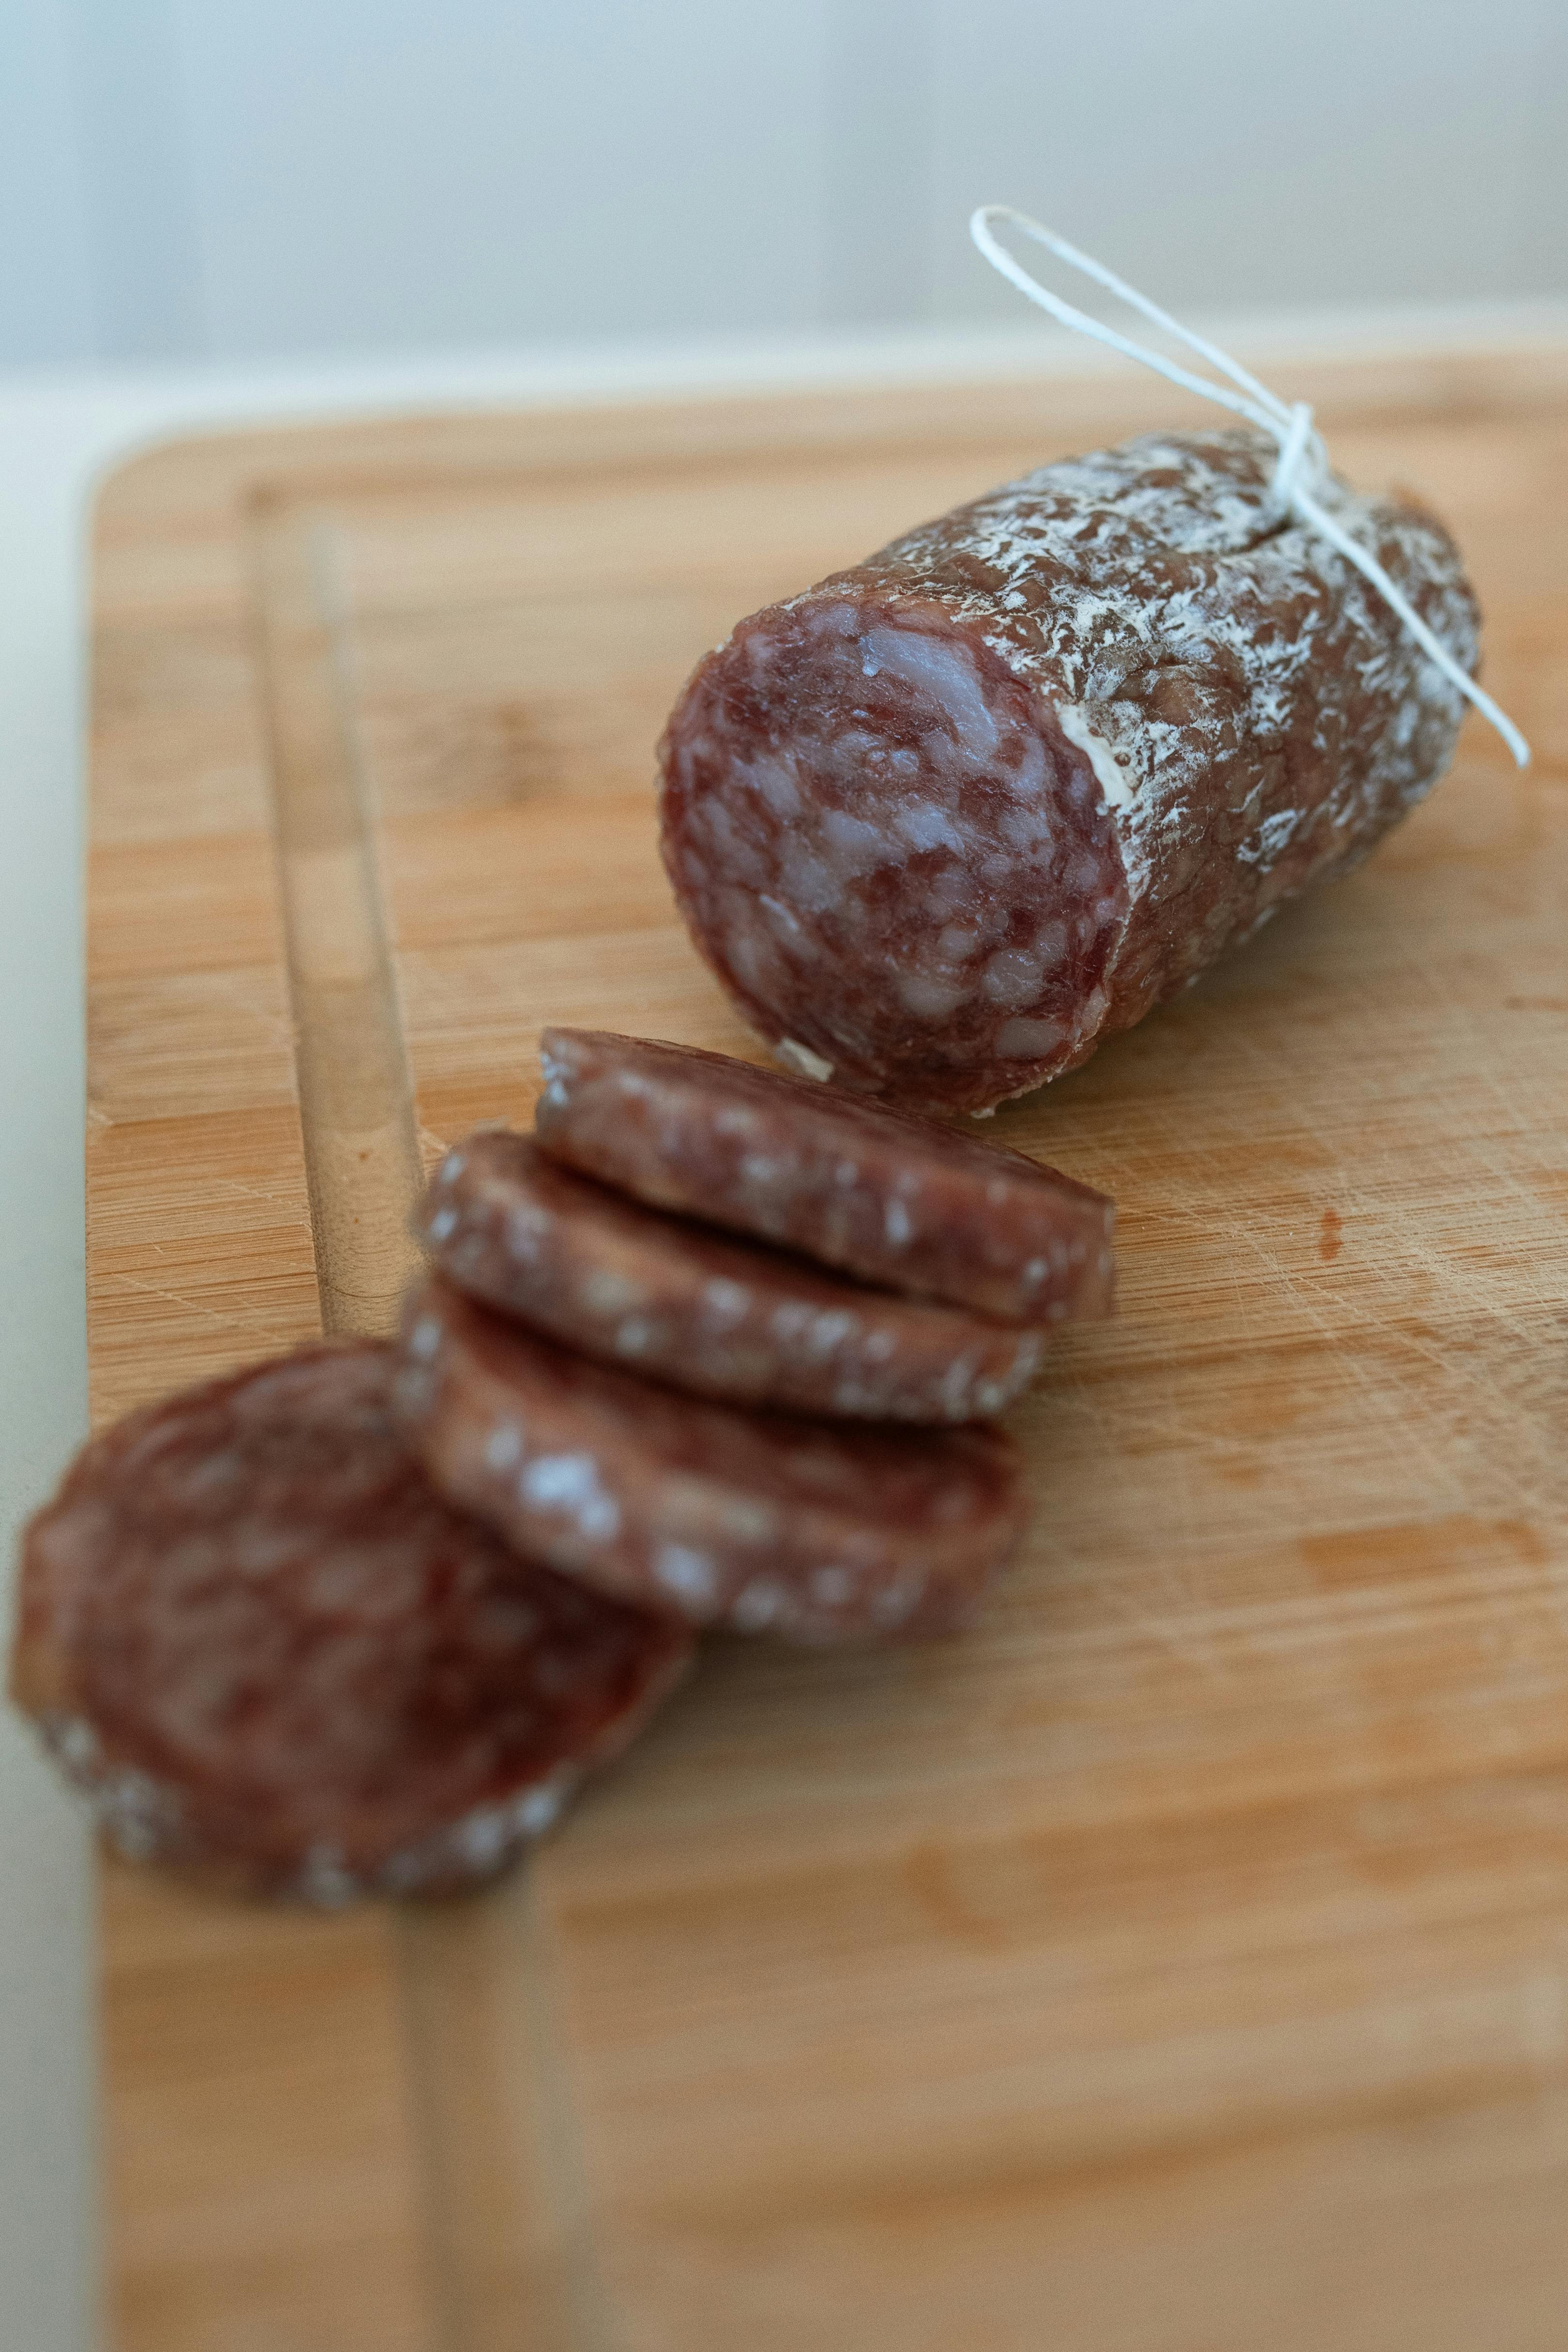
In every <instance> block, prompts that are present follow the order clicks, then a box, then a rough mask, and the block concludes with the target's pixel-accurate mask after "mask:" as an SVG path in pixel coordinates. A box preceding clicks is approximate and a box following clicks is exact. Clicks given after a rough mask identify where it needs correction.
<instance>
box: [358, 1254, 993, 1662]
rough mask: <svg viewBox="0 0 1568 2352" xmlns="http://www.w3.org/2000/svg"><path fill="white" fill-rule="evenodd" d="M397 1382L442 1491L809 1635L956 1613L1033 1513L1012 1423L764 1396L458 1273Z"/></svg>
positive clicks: (937, 1621) (886, 1628)
mask: <svg viewBox="0 0 1568 2352" xmlns="http://www.w3.org/2000/svg"><path fill="white" fill-rule="evenodd" d="M403 1345H404V1370H403V1372H402V1374H401V1376H400V1378H399V1380H398V1383H397V1389H396V1398H397V1403H398V1408H399V1410H400V1412H402V1414H403V1416H404V1421H405V1427H406V1429H407V1432H408V1435H409V1438H410V1442H411V1443H412V1444H414V1445H415V1446H416V1448H417V1450H418V1452H419V1453H420V1454H421V1456H422V1457H423V1459H424V1462H425V1464H426V1468H427V1469H428V1471H429V1473H430V1475H431V1476H432V1478H434V1479H435V1481H436V1483H437V1486H439V1487H440V1488H441V1489H442V1491H443V1493H445V1494H446V1495H447V1496H450V1497H451V1499H452V1501H453V1502H454V1503H456V1504H458V1505H459V1506H460V1507H462V1508H463V1509H465V1510H471V1511H475V1512H477V1513H479V1516H480V1517H484V1518H487V1519H489V1521H490V1522H491V1523H492V1524H493V1525H494V1526H495V1527H497V1528H500V1532H501V1533H502V1534H503V1535H504V1536H505V1537H506V1538H508V1539H509V1541H510V1542H512V1543H514V1544H516V1545H517V1547H518V1548H519V1549H520V1550H522V1551H526V1552H528V1553H530V1554H531V1555H532V1556H533V1557H534V1558H536V1559H545V1560H548V1561H549V1563H550V1565H551V1566H552V1568H555V1569H558V1570H561V1571H562V1572H563V1574H567V1575H571V1576H575V1577H580V1578H582V1579H583V1580H584V1582H586V1583H590V1584H592V1585H594V1586H595V1587H596V1588H597V1589H598V1590H600V1591H605V1592H611V1593H615V1594H616V1595H617V1596H618V1597H620V1598H622V1599H625V1600H627V1601H638V1602H641V1603H643V1604H645V1605H658V1606H659V1607H661V1608H665V1609H669V1610H673V1611H676V1612H679V1614H680V1615H681V1616H682V1617H685V1618H686V1619H688V1620H689V1622H691V1623H692V1624H696V1625H728V1626H731V1627H732V1628H733V1629H735V1630H736V1631H738V1632H742V1633H762V1632H764V1631H765V1632H772V1633H782V1634H784V1635H785V1636H786V1637H787V1638H789V1639H792V1640H795V1641H803V1642H834V1641H848V1640H855V1639H864V1638H867V1637H868V1636H877V1635H882V1636H889V1635H894V1634H906V1635H907V1634H913V1633H942V1632H946V1631H948V1630H950V1629H952V1628H953V1627H955V1626H957V1625H960V1624H962V1623H963V1622H964V1621H965V1620H966V1619H967V1618H968V1617H969V1616H970V1615H972V1614H973V1610H974V1608H975V1605H976V1603H977V1602H978V1601H979V1598H980V1595H981V1593H982V1592H983V1591H984V1587H985V1585H986V1584H987V1582H988V1581H989V1580H990V1578H991V1576H992V1574H993V1573H994V1570H997V1569H998V1568H999V1567H1000V1566H1001V1565H1002V1563H1003V1562H1004V1560H1005V1559H1006V1558H1007V1557H1008V1555H1009V1554H1010V1553H1011V1551H1012V1549H1013V1548H1014V1546H1015V1544H1016V1541H1017V1538H1018V1536H1019V1534H1020V1532H1021V1529H1022V1525H1023V1514H1024V1495H1023V1487H1022V1484H1021V1480H1020V1475H1019V1467H1018V1457H1017V1452H1016V1448H1015V1447H1014V1446H1013V1445H1012V1444H1011V1443H1010V1441H1009V1440H1007V1439H1006V1438H1005V1437H1003V1436H1002V1435H1001V1434H1000V1433H998V1432H996V1431H994V1430H980V1429H944V1430H935V1431H920V1432H918V1433H917V1432H915V1431H898V1430H883V1429H865V1428H850V1427H848V1426H847V1425H846V1424H844V1423H829V1422H821V1421H804V1420H796V1419H795V1418H793V1417H790V1416H787V1415H785V1414H783V1413H757V1412H743V1411H740V1410H737V1409H736V1408H734V1407H732V1406H728V1405H718V1404H707V1403H703V1402H700V1401H699V1400H698V1399H696V1398H694V1397H683V1396H678V1395H677V1394H675V1392H674V1391H671V1390H668V1389H660V1388H655V1387H654V1386H653V1385H652V1384H651V1383H650V1382H648V1381H641V1380H637V1378H635V1377H634V1376H632V1375H630V1374H628V1373H626V1372H620V1371H616V1370H612V1369H611V1368H610V1367H609V1366H608V1365H605V1364H596V1363H593V1362H591V1361H590V1360H588V1359H587V1358H585V1357H582V1356H576V1355H573V1354H570V1353H569V1352H568V1351H567V1350H566V1349H563V1348H558V1347H556V1346H555V1345H554V1343H553V1342H552V1341H551V1340H548V1339H540V1338H539V1337H537V1336H536V1334H534V1333H533V1332H531V1331H528V1330H525V1329H524V1328H522V1327H521V1325H519V1324H516V1323H512V1322H510V1321H507V1320H505V1319H503V1318H501V1317H500V1316H498V1315H494V1314H492V1313H490V1312H489V1310H488V1309H487V1308H485V1307H479V1306H477V1305H476V1304H475V1303H474V1302H473V1301H472V1300H471V1299H468V1298H467V1297H464V1295H463V1294H462V1292H460V1291H458V1290H456V1289H454V1288H453V1287H452V1286H451V1285H450V1284H449V1283H447V1282H444V1281H443V1280H441V1279H440V1277H439V1276H437V1277H436V1278H435V1279H434V1280H432V1281H430V1282H429V1283H427V1284H426V1285H425V1286H424V1287H423V1288H422V1289H421V1290H419V1291H418V1292H416V1295H415V1297H413V1298H412V1299H411V1301H410V1303H409V1307H408V1309H407V1314H406V1317H405V1324H404V1340H403Z"/></svg>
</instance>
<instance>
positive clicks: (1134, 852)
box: [661, 431, 1478, 1111]
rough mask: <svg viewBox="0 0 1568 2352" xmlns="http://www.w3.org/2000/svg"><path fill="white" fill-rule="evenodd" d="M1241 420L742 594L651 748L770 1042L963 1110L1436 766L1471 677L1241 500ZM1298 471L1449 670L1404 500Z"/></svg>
mask: <svg viewBox="0 0 1568 2352" xmlns="http://www.w3.org/2000/svg"><path fill="white" fill-rule="evenodd" d="M1278 456H1279V452H1278V449H1277V448H1276V446H1275V445H1274V443H1273V442H1272V441H1270V440H1268V438H1267V437H1266V436H1263V435H1261V434H1258V433H1254V432H1251V431H1240V432H1236V431H1225V432H1196V433H1190V434H1172V435H1154V436H1148V437H1146V438H1143V439H1141V440H1137V441H1132V442H1130V443H1128V444H1127V445H1126V446H1124V447H1122V448H1119V449H1111V450H1106V451H1102V452H1100V454H1098V455H1095V456H1092V457H1079V458H1074V459H1071V460H1069V461H1067V462H1065V463H1062V464H1058V465H1051V466H1046V467H1041V468H1040V470H1039V471H1038V472H1037V473H1033V474H1029V475H1026V477H1025V478H1024V479H1023V480H1021V481H1017V482H1012V483H1009V484H1007V485H1006V486H1005V488H1002V489H998V490H994V491H992V492H991V493H989V495H987V496H986V497H984V498H981V499H975V500H974V501H973V504H972V505H969V506H964V507H960V508H958V509H956V510H955V511H954V512H952V514H948V515H944V516H942V517H941V518H940V519H939V520H937V521H934V522H930V523H926V524H924V525H922V526H921V528H920V529H918V530H912V531H910V533H909V534H908V536H907V537H905V538H903V539H900V540H896V541H893V543H892V544H891V545H890V546H889V547H886V548H884V549H882V551H880V553H879V554H877V555H874V556H872V557H871V558H870V559H869V560H868V562H865V563H862V564H860V565H858V566H857V567H855V568H854V569H853V570H850V571H847V572H838V573H836V574H835V575H834V576H833V577H832V578H830V579H828V580H826V581H824V582H823V583H821V584H820V586H818V587H816V588H812V589H808V590H806V591H805V593H802V594H800V595H797V596H794V597H792V598H790V599H789V600H788V601H787V602H785V603H784V604H776V605H773V606H770V607H769V608H768V609H767V610H766V611H764V612H761V613H757V614H753V615H752V617H751V618H750V619H749V620H745V621H742V623H741V624H740V625H739V626H738V627H737V628H736V629H735V630H734V632H733V633H732V635H731V636H730V637H729V638H728V639H727V640H726V641H725V643H724V644H723V645H721V646H720V647H719V648H718V650H717V652H715V653H712V654H710V655H709V656H708V657H707V658H706V659H705V660H704V661H703V662H702V663H700V666H699V667H698V669H697V671H696V673H695V675H694V676H693V677H692V678H691V680H690V682H689V685H688V686H687V688H686V689H685V692H684V693H683V695H682V696H681V698H680V700H679V703H678V704H677V706H676V709H675V711H674V713H673V715H672V717H671V719H670V721H669V725H668V731H667V733H666V736H665V739H664V742H663V746H662V751H661V759H662V768H663V803H662V805H663V845H664V855H665V860H666V864H667V866H668V871H669V876H670V879H671V882H672V883H673V885H674V888H675V893H676V897H677V898H678V899H679V904H680V907H681V910H682V912H683V914H684V916H685V918H686V920H687V923H688V924H689V928H690V930H691V933H692V936H693V938H694V940H696V942H697V945H698V946H699V948H700V950H701V951H702V953H703V954H704V955H705V956H706V957H707V959H708V961H710V964H711V965H712V967H713V969H714V971H716V972H717V974H718V976H719V978H720V979H721V982H723V983H724V985H725V987H726V988H727V989H728V990H729V991H730V992H731V995H732V996H733V997H734V998H735V1000H736V1002H737V1003H739V1005H740V1006H741V1008H742V1011H743V1012H744V1013H745V1014H746V1016H747V1018H748V1019H749V1020H750V1021H751V1022H752V1024H754V1025H755V1026H756V1027H757V1028H758V1029H759V1030H760V1031H761V1033H762V1034H763V1036H764V1037H766V1038H767V1039H768V1040H769V1041H770V1042H771V1043H773V1045H774V1047H775V1049H776V1051H777V1052H778V1053H779V1055H780V1056H781V1058H783V1059H784V1060H785V1061H786V1062H789V1063H791V1064H792V1065H793V1066H795V1067H797V1068H802V1069H805V1070H806V1071H807V1072H808V1073H809V1074H810V1075H813V1076H820V1077H827V1076H832V1077H833V1078H835V1079H837V1081H838V1083H839V1084H841V1085H843V1086H846V1087H852V1088H860V1089H864V1090H867V1091H869V1092H872V1093H879V1094H886V1095H888V1096H890V1097H898V1098H901V1099H903V1100H906V1101H909V1102H911V1103H915V1104H918V1105H922V1106H925V1107H928V1108H947V1109H968V1110H973V1111H984V1110H985V1109H987V1108H990V1107H992V1106H993V1105H994V1104H995V1103H997V1102H999V1101H1001V1100H1002V1099H1004V1098H1005V1097H1008V1096H1012V1095H1016V1094H1020V1093H1022V1092H1024V1091H1025V1090H1026V1089H1027V1088H1028V1087H1034V1086H1037V1085H1038V1084H1039V1083H1040V1081H1041V1080H1042V1079H1046V1078H1050V1077H1054V1076H1057V1075H1058V1072H1060V1071H1063V1070H1067V1069H1070V1068H1072V1067H1073V1066H1074V1065H1075V1064H1077V1063H1079V1062H1081V1061H1083V1060H1084V1059H1085V1058H1086V1057H1087V1055H1089V1054H1090V1053H1091V1052H1092V1051H1093V1049H1094V1047H1095V1045H1097V1044H1098V1043H1099V1042H1100V1040H1101V1039H1102V1038H1104V1037H1107V1036H1109V1035H1110V1034H1111V1033H1112V1032H1114V1031H1116V1030H1120V1029H1125V1028H1127V1027H1129V1026H1130V1025H1131V1024H1132V1023H1133V1022H1135V1021H1139V1020H1141V1019H1142V1016H1143V1015H1144V1013H1147V1012H1148V1011H1149V1010H1150V1009H1151V1007H1152V1006H1153V1005H1156V1004H1158V1003H1160V1002H1161V1001H1162V999H1163V998H1165V997H1168V996H1169V995H1170V994H1171V993H1172V992H1173V990H1175V989H1178V988H1180V987H1181V986H1182V985H1183V984H1184V982H1188V981H1190V980H1192V979H1194V977H1195V976H1196V975H1197V974H1198V973H1199V972H1200V971H1203V969H1204V968H1205V965H1207V964H1208V963H1210V962H1212V961H1213V960H1214V959H1215V957H1216V956H1217V955H1219V954H1220V953H1221V951H1222V950H1224V949H1226V947H1228V946H1230V945H1231V944H1232V943H1233V942H1234V941H1237V940H1242V939H1245V938H1246V937H1247V934H1248V933H1249V932H1250V931H1252V930H1254V929H1256V928H1257V927H1258V924H1259V923H1261V922H1262V921H1263V920H1264V919H1266V918H1267V917H1268V915H1270V914H1271V913H1272V912H1273V911H1274V909H1275V908H1277V907H1278V906H1279V903H1280V901H1281V900H1282V899H1285V898H1289V897H1291V896H1293V895H1294V894H1295V893H1296V892H1298V891H1300V890H1303V889H1305V888H1306V887H1308V885H1309V884H1310V883H1313V882H1316V881H1319V880H1321V879H1323V878H1324V877H1328V876H1331V875H1336V874H1341V873H1343V872H1344V871H1345V870H1346V869H1347V868H1348V867H1349V866H1352V865H1353V864H1354V863H1355V862H1356V861H1357V860H1358V859H1359V858H1361V857H1363V856H1364V855H1365V854H1366V852H1367V851H1368V849H1370V848H1371V846H1372V845H1373V843H1374V842H1375V841H1376V840H1377V839H1378V837H1379V835H1382V834H1383V833H1384V832H1385V831H1386V829H1387V828H1388V827H1389V826H1390V825H1391V824H1394V822H1395V820H1396V819H1397V818H1398V817H1400V816H1402V815H1403V814H1405V811H1406V810H1407V809H1409V808H1410V807H1411V806H1412V805H1413V804H1414V803H1415V802H1416V801H1418V800H1419V799H1420V798H1421V796H1422V795H1423V793H1426V791H1427V790H1428V789H1429V787H1430V786H1431V785H1432V784H1434V783H1435V782H1436V780H1437V778H1438V777H1439V776H1440V775H1441V774H1442V772H1443V771H1444V769H1445V768H1446V766H1447V762H1448V759H1449V756H1450V754H1451V752H1452V750H1453V745H1454V740H1455V735H1456V732H1457V730H1458V722H1459V719H1460V716H1461V715H1462V709H1463V704H1462V701H1461V698H1460V696H1459V694H1458V689H1457V688H1454V687H1453V686H1452V685H1451V684H1449V683H1448V682H1447V680H1446V679H1445V678H1444V677H1442V676H1441V675H1440V673H1439V672H1438V671H1437V669H1436V666H1435V665H1434V664H1432V663H1431V662H1429V661H1428V659H1427V658H1426V655H1425V654H1424V653H1423V652H1422V650H1421V648H1420V646H1418V645H1417V644H1416V643H1415V641H1414V639H1413V638H1412V637H1411V636H1410V635H1409V634H1408V633H1407V632H1406V631H1405V628H1404V627H1403V625H1402V624H1401V623H1400V621H1399V620H1398V619H1397V618H1396V616H1395V615H1394V613H1393V612H1392V611H1390V609H1389V608H1388V606H1387V604H1385V603H1384V600H1383V598H1382V596H1381V595H1380V594H1379V593H1378V592H1377V591H1376V590H1375V589H1374V588H1373V587H1372V586H1370V585H1369V584H1368V583H1367V582H1366V581H1365V580H1363V577H1362V575H1361V574H1360V573H1359V572H1357V571H1356V570H1355V569H1354V567H1353V566H1352V565H1351V564H1349V563H1348V562H1345V561H1344V559H1343V558H1342V556H1340V555H1339V554H1338V553H1337V552H1336V551H1334V549H1333V548H1332V547H1331V546H1330V545H1329V544H1328V543H1327V541H1324V540H1323V539H1322V537H1321V535H1320V534H1318V533H1316V532H1314V531H1312V530H1310V529H1308V528H1306V527H1305V526H1303V525H1301V524H1300V523H1295V522H1282V521H1281V520H1279V516H1278V515H1277V513H1276V512H1275V510H1274V509H1273V508H1272V506H1271V505H1270V502H1269V496H1268V492H1269V484H1270V480H1271V478H1272V476H1273V472H1274V468H1275V464H1276V461H1277V458H1278ZM1321 499H1322V502H1323V503H1324V504H1325V505H1326V506H1327V507H1328V508H1329V509H1331V511H1332V512H1333V514H1334V515H1335V516H1336V518H1337V519H1338V520H1339V521H1340V522H1341V523H1342V525H1343V527H1344V528H1345V529H1346V530H1348V531H1350V532H1351V533H1352V536H1354V537H1355V538H1356V539H1357V540H1358V541H1360V542H1361V543H1362V544H1363V546H1364V547H1366V548H1367V549H1369V550H1370V551H1372V552H1373V554H1374V555H1375V556H1376V557H1377V559H1378V561H1379V562H1381V563H1382V564H1383V566H1384V570H1385V571H1386V572H1388V574H1389V575H1390V576H1391V577H1392V579H1393V580H1394V583H1396V584H1397V585H1398V586H1399V587H1400V588H1401V589H1403V591H1404V593H1405V595H1406V596H1407V597H1408V598H1409V600H1410V601H1411V603H1412V604H1414V605H1415V609H1416V610H1417V612H1418V613H1419V614H1420V615H1421V617H1422V619H1423V620H1425V621H1426V623H1427V625H1429V626H1430V627H1431V628H1432V629H1433V630H1434V632H1435V633H1436V635H1437V636H1438V638H1439V639H1440V640H1441V642H1442V643H1443V644H1444V646H1447V649H1448V650H1449V651H1450V652H1451V653H1452V654H1453V655H1454V656H1455V657H1456V659H1457V660H1458V662H1460V663H1461V664H1462V665H1463V666H1464V667H1465V668H1466V669H1467V670H1472V671H1473V668H1474V666H1475V660H1476V651H1477V641H1478V614H1477V610H1476V605H1475V601H1474V599H1473V597H1472V595H1471V593H1470V590H1469V588H1468V584H1467V583H1466V580H1465V576H1464V572H1463V570H1462V567H1461V563H1460V559H1459V556H1458V551H1456V549H1455V547H1454V545H1453V542H1452V541H1451V540H1450V539H1449V538H1448V536H1447V533H1446V532H1445V531H1444V530H1443V529H1442V527H1441V525H1440V524H1438V523H1437V522H1436V521H1435V520H1433V518H1432V517H1431V516H1430V515H1428V514H1426V513H1424V512H1422V511H1420V510H1419V509H1417V508H1415V507H1414V506H1412V505H1410V504H1407V503H1405V502H1403V501H1396V500H1394V499H1373V498H1365V497H1361V496H1358V495H1356V494H1355V493H1354V492H1352V490H1350V489H1349V488H1346V487H1345V485H1344V484H1343V483H1342V482H1339V481H1337V480H1332V479H1331V480H1330V481H1328V482H1327V483H1326V484H1325V486H1324V487H1323V488H1322V490H1321Z"/></svg>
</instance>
